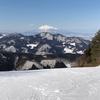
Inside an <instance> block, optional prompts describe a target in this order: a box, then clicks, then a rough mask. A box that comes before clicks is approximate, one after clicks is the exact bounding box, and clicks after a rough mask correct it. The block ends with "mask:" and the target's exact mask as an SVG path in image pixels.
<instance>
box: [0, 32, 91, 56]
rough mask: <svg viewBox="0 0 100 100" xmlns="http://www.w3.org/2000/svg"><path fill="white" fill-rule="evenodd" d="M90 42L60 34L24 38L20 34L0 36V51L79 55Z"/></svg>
mask: <svg viewBox="0 0 100 100" xmlns="http://www.w3.org/2000/svg"><path fill="white" fill-rule="evenodd" d="M89 44H91V41H89V40H85V39H83V38H81V37H67V36H64V35H62V34H59V33H57V34H52V33H50V32H40V33H38V34H35V35H29V36H25V35H23V34H21V33H12V34H0V51H2V52H20V53H34V54H39V55H43V54H64V53H74V54H75V53H81V54H83V52H84V50H85V49H87V47H88V45H89Z"/></svg>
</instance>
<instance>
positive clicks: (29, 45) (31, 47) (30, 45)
mask: <svg viewBox="0 0 100 100" xmlns="http://www.w3.org/2000/svg"><path fill="white" fill-rule="evenodd" d="M37 45H38V43H37V44H27V45H26V46H27V47H30V49H34V48H35V47H37Z"/></svg>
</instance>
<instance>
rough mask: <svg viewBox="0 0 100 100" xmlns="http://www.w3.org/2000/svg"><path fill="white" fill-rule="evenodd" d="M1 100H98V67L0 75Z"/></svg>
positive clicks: (99, 84) (99, 80) (99, 93)
mask: <svg viewBox="0 0 100 100" xmlns="http://www.w3.org/2000/svg"><path fill="white" fill-rule="evenodd" d="M0 100H100V67H95V68H93V67H91V68H66V69H48V70H47V69H46V70H44V69H43V70H34V71H16V72H15V71H12V72H1V73H0Z"/></svg>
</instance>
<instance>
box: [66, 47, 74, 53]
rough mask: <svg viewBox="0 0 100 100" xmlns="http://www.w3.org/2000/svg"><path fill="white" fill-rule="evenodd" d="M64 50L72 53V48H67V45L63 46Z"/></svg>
mask: <svg viewBox="0 0 100 100" xmlns="http://www.w3.org/2000/svg"><path fill="white" fill-rule="evenodd" d="M64 52H65V53H73V50H72V49H69V48H67V47H65V48H64Z"/></svg>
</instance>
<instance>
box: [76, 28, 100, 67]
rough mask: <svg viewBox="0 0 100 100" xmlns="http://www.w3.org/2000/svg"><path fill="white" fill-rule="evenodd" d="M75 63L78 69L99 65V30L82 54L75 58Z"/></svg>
mask: <svg viewBox="0 0 100 100" xmlns="http://www.w3.org/2000/svg"><path fill="white" fill-rule="evenodd" d="M76 62H77V63H78V66H80V67H89V66H98V65H100V30H99V31H98V32H97V33H96V34H95V36H94V37H93V38H92V44H89V46H88V48H87V49H86V50H85V51H84V54H83V55H82V56H81V57H79V58H77V60H76Z"/></svg>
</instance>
